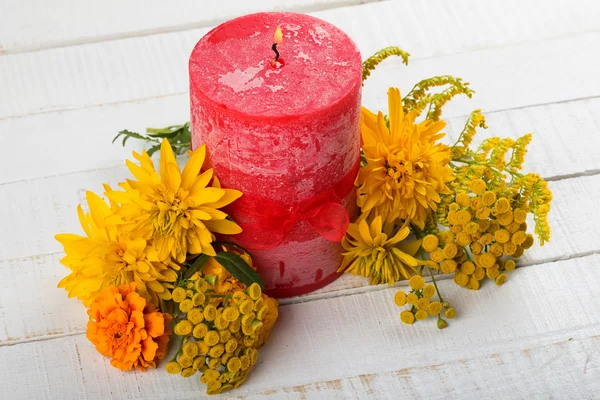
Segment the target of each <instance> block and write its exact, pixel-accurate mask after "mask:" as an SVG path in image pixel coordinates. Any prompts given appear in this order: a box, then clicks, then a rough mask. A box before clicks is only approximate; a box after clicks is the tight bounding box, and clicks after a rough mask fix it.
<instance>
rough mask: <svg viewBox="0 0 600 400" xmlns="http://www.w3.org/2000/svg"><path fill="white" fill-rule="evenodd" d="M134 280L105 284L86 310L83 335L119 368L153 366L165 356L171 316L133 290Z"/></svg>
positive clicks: (129, 368) (134, 287) (135, 284)
mask: <svg viewBox="0 0 600 400" xmlns="http://www.w3.org/2000/svg"><path fill="white" fill-rule="evenodd" d="M136 287H137V283H135V282H134V283H130V284H129V285H121V286H119V287H118V288H117V287H116V286H108V287H106V288H105V289H103V290H102V291H101V292H100V293H99V294H98V296H96V298H95V299H94V301H93V302H92V304H91V305H90V309H89V310H88V315H89V317H90V320H89V322H88V325H87V338H88V339H89V340H90V342H92V343H93V344H94V346H96V350H98V351H99V352H100V354H102V355H103V356H106V357H110V358H111V360H110V364H111V365H112V366H113V367H115V368H118V369H121V370H131V369H132V368H137V369H140V370H142V371H143V370H145V369H146V368H155V367H156V362H157V361H158V360H160V359H162V358H164V357H165V355H166V353H167V344H168V343H169V334H170V333H171V331H170V330H169V324H170V323H171V316H170V315H169V314H163V313H161V312H159V311H158V310H157V309H156V307H155V306H154V305H152V304H151V303H148V302H146V299H144V298H143V297H142V296H140V294H139V293H137V291H136Z"/></svg>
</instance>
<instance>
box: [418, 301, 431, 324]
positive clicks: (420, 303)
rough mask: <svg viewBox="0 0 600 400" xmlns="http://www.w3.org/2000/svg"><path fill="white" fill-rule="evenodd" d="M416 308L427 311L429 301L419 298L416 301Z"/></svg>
mask: <svg viewBox="0 0 600 400" xmlns="http://www.w3.org/2000/svg"><path fill="white" fill-rule="evenodd" d="M417 308H418V309H419V310H425V311H427V308H429V299H427V298H425V297H422V298H420V299H419V301H417ZM417 319H418V318H417Z"/></svg>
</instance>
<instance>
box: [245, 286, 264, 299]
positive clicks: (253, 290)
mask: <svg viewBox="0 0 600 400" xmlns="http://www.w3.org/2000/svg"><path fill="white" fill-rule="evenodd" d="M247 291H248V295H249V296H250V298H251V299H252V300H257V299H258V298H260V296H261V295H262V290H260V286H258V283H256V282H255V283H253V284H251V285H250V286H249V287H248V289H247Z"/></svg>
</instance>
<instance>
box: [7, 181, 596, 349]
mask: <svg viewBox="0 0 600 400" xmlns="http://www.w3.org/2000/svg"><path fill="white" fill-rule="evenodd" d="M74 176H75V177H77V178H76V179H75V178H72V181H71V182H74V183H76V184H81V182H86V181H87V179H89V176H88V175H83V176H82V177H81V178H79V174H77V175H74ZM48 181H51V179H47V180H45V181H43V182H48ZM52 186H53V185H52V183H50V184H49V185H48V186H44V187H42V188H38V189H37V193H39V196H40V197H39V201H40V202H39V203H36V204H26V205H23V210H27V212H28V213H21V214H20V215H18V216H13V215H14V214H15V213H16V210H15V211H13V210H9V212H8V213H7V217H5V219H6V218H8V219H9V220H8V221H7V222H8V226H15V227H17V228H16V231H15V232H13V234H12V236H10V237H8V236H7V237H5V238H4V241H5V244H4V246H3V247H2V251H3V256H8V255H9V254H11V253H9V252H11V251H12V252H13V253H12V254H16V253H15V251H20V252H21V253H23V254H31V253H32V252H34V251H39V250H42V249H43V250H45V252H51V251H54V252H55V253H54V254H41V253H40V255H39V256H34V257H27V256H26V257H24V258H18V259H6V258H5V259H3V260H2V261H0V276H3V277H4V278H3V279H2V280H0V345H1V344H13V343H18V342H22V341H31V340H35V339H36V338H49V337H54V336H61V335H70V334H73V333H78V332H82V331H83V330H84V329H85V326H86V321H87V320H86V315H85V313H84V310H83V308H82V306H81V305H80V304H79V302H78V301H76V300H73V299H68V298H67V294H66V292H64V291H63V290H62V289H60V290H59V289H56V285H57V283H58V281H59V280H60V279H61V278H62V277H63V276H65V275H66V273H67V269H66V268H65V267H63V266H62V265H60V264H59V261H60V258H61V257H62V254H60V253H59V252H60V251H61V250H62V248H61V247H60V244H59V243H58V242H55V241H54V239H53V238H52V234H53V233H54V232H63V231H64V232H80V228H79V227H78V226H77V224H78V222H77V219H76V217H75V212H74V204H72V205H71V206H69V207H63V205H62V204H61V205H60V206H59V208H57V209H54V208H53V206H52V204H56V202H57V200H55V199H53V198H48V197H44V196H43V194H44V193H47V192H48V191H50V190H51V187H52ZM65 186H66V185H65ZM65 186H61V187H62V188H63V189H62V191H66V192H67V193H69V194H71V195H72V196H71V198H70V199H69V200H72V201H77V200H78V199H77V192H76V191H75V190H74V189H73V190H71V189H65ZM550 188H551V189H552V190H553V192H554V196H555V200H554V204H553V210H552V212H551V213H550V224H551V226H552V228H553V238H552V241H551V242H550V243H549V244H547V245H545V246H544V247H543V248H540V247H539V246H537V245H536V246H534V247H533V248H531V249H530V250H528V252H527V253H526V255H525V256H524V258H523V259H522V260H521V262H520V265H534V264H540V263H546V262H549V261H554V260H559V259H565V258H573V257H579V256H582V255H586V254H593V253H598V252H600V232H598V229H596V227H597V226H599V225H600V214H598V213H597V212H595V207H596V205H597V204H598V203H599V202H600V175H594V176H589V177H580V178H576V179H565V180H559V181H555V182H551V184H550ZM20 191H21V190H18V189H15V192H20ZM9 194H10V193H9ZM79 195H81V196H82V195H83V192H80V193H79ZM0 201H1V202H2V203H3V204H7V200H4V198H3V197H2V196H0ZM29 210H37V211H39V213H36V214H34V215H31V213H30V211H29ZM28 216H29V218H30V219H29V220H27V221H25V220H22V221H20V222H19V221H18V220H17V218H21V219H25V218H28ZM12 218H15V219H14V220H13V219H12ZM55 221H56V222H58V223H59V224H60V225H59V226H57V225H53V224H56V222H55ZM573 221H576V223H574V222H573ZM36 223H37V225H35V224H36ZM35 226H43V227H44V229H43V231H40V232H37V231H36V230H35ZM22 238H27V240H25V241H23V239H22ZM34 254H35V253H34ZM7 258H8V257H7ZM528 268H530V267H528ZM32 282H33V283H34V284H33V285H32ZM399 285H401V286H405V285H406V284H405V283H400V284H399ZM32 287H35V290H34V291H32ZM385 288H386V286H385V285H384V286H376V287H373V286H369V285H368V284H367V282H366V280H365V279H363V278H354V277H352V276H350V275H345V276H343V277H342V278H340V279H339V280H337V281H335V282H334V283H332V284H331V285H329V286H327V287H325V288H323V289H321V290H319V291H317V292H314V293H311V294H309V295H306V296H302V297H299V298H292V299H285V300H284V301H283V303H286V304H292V303H303V302H309V301H316V300H322V299H326V298H331V297H337V296H348V295H352V294H356V293H363V292H373V291H380V290H384V289H385Z"/></svg>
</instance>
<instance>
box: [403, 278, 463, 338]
mask: <svg viewBox="0 0 600 400" xmlns="http://www.w3.org/2000/svg"><path fill="white" fill-rule="evenodd" d="M408 284H409V286H410V288H411V290H410V292H409V293H408V294H407V293H405V292H403V291H398V292H396V295H395V296H394V302H395V303H396V305H397V306H398V307H404V306H405V305H408V306H410V308H409V309H407V310H404V311H402V312H401V313H400V320H401V321H402V322H404V323H405V324H409V325H411V324H413V323H414V322H415V320H419V321H420V320H424V319H427V318H428V317H429V316H430V315H431V316H436V317H438V322H437V326H438V328H439V329H444V328H446V327H447V326H448V323H447V322H446V321H445V320H444V319H442V317H441V314H442V312H443V314H444V315H445V316H446V318H448V319H452V318H454V317H455V316H456V310H455V309H454V308H452V307H450V304H449V303H448V302H445V301H442V300H441V298H440V301H432V298H433V296H434V295H435V293H436V287H435V286H434V285H431V284H427V285H426V284H425V279H423V277H421V276H420V275H415V276H413V277H412V278H410V280H409V281H408ZM438 296H439V294H438Z"/></svg>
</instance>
